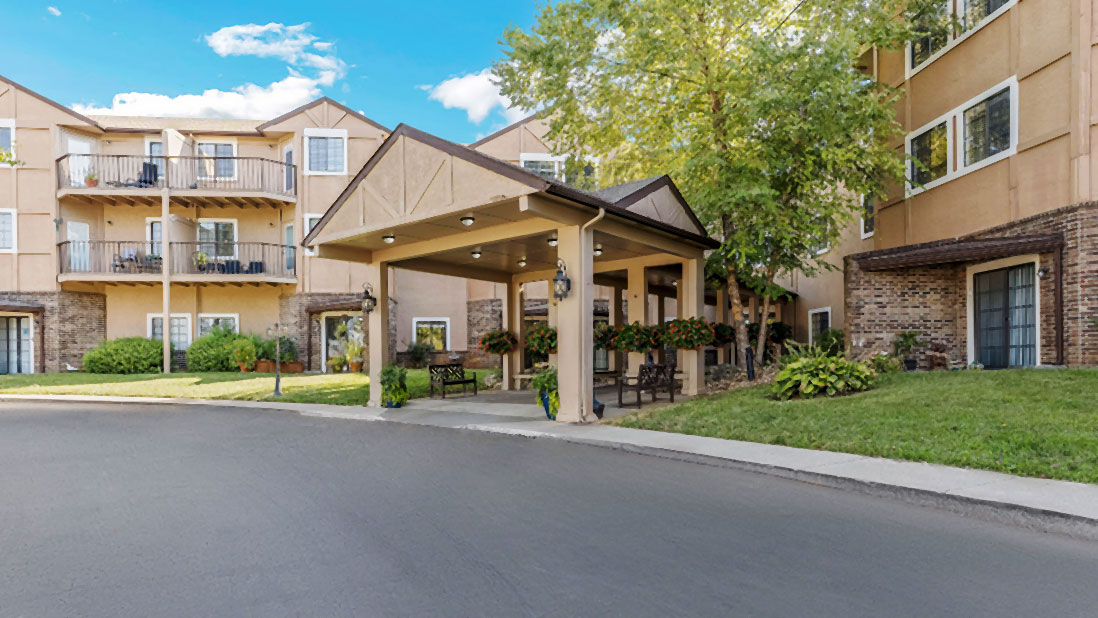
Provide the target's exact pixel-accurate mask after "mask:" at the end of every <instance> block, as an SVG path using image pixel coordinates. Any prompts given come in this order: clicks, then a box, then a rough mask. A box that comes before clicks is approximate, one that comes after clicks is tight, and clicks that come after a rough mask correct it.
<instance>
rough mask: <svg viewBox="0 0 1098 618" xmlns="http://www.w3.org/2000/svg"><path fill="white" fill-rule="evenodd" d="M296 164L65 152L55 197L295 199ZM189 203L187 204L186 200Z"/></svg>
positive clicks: (277, 202) (226, 201)
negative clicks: (166, 194) (163, 195)
mask: <svg viewBox="0 0 1098 618" xmlns="http://www.w3.org/2000/svg"><path fill="white" fill-rule="evenodd" d="M296 173H297V166H295V165H290V164H286V163H282V162H281V161H272V160H270V159H261V158H258V157H201V156H199V157H147V156H140V155H104V154H72V153H70V154H66V155H62V156H61V157H60V158H58V159H57V196H58V197H64V196H66V195H72V196H75V197H77V198H81V199H84V200H86V201H90V200H92V199H94V198H95V197H107V196H110V197H113V198H120V199H121V201H123V202H130V203H143V204H148V205H159V203H160V202H159V200H160V195H161V190H162V189H165V188H166V189H169V190H170V193H171V196H172V199H173V200H179V201H182V202H184V203H188V202H191V203H193V204H194V205H196V206H210V205H216V206H227V205H237V206H241V205H245V202H244V200H248V201H250V203H248V204H247V205H263V204H266V205H269V206H275V207H278V206H281V205H282V204H283V203H285V202H293V201H296V199H297V183H296ZM188 205H189V204H188Z"/></svg>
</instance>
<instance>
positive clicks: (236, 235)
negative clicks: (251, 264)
mask: <svg viewBox="0 0 1098 618" xmlns="http://www.w3.org/2000/svg"><path fill="white" fill-rule="evenodd" d="M203 223H232V224H233V254H232V255H208V256H206V258H207V259H209V260H235V259H237V253H238V251H237V246H238V245H239V244H240V223H238V222H237V220H236V219H231V218H227V217H199V218H198V219H197V220H196V221H195V226H194V240H195V242H199V243H205V242H207V241H204V240H202V239H201V238H199V237H198V229H199V228H200V227H202V224H203ZM160 229H161V232H160V233H161V235H163V233H164V232H163V229H164V228H160ZM212 243H213V244H215V245H216V244H217V241H216V240H214V241H212Z"/></svg>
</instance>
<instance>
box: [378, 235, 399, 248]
mask: <svg viewBox="0 0 1098 618" xmlns="http://www.w3.org/2000/svg"><path fill="white" fill-rule="evenodd" d="M396 239H397V237H396V236H393V235H392V234H386V235H384V236H382V237H381V240H382V241H384V242H385V244H387V245H391V244H393V243H394V242H396Z"/></svg>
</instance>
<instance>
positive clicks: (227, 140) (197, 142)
mask: <svg viewBox="0 0 1098 618" xmlns="http://www.w3.org/2000/svg"><path fill="white" fill-rule="evenodd" d="M202 144H213V145H219V146H225V145H228V146H232V147H233V154H232V155H230V156H231V157H232V159H233V175H232V176H218V175H217V159H216V158H215V159H214V175H213V176H202V175H201V174H198V173H196V174H195V179H196V180H213V181H219V180H221V181H229V182H236V180H237V178H239V177H240V161H239V157H238V156H237V152H238V150H237V143H236V138H235V137H211V138H203V137H202V136H201V135H198V136H195V138H194V156H195V158H197V159H201V158H202V157H205V156H208V155H204V154H202V153H201V152H200V151H199V146H201V145H202ZM165 152H167V151H166V150H165ZM165 156H166V155H165ZM215 156H216V155H215Z"/></svg>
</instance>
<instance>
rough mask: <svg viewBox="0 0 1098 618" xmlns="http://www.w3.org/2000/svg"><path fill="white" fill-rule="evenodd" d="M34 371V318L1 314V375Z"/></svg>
mask: <svg viewBox="0 0 1098 618" xmlns="http://www.w3.org/2000/svg"><path fill="white" fill-rule="evenodd" d="M10 373H34V318H32V317H31V316H21V315H0V375H3V374H10Z"/></svg>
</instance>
